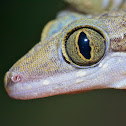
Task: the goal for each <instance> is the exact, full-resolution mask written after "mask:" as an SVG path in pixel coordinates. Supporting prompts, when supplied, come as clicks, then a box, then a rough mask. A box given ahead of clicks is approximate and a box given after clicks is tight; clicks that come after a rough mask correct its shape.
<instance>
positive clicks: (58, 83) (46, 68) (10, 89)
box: [4, 0, 126, 100]
mask: <svg viewBox="0 0 126 126" xmlns="http://www.w3.org/2000/svg"><path fill="white" fill-rule="evenodd" d="M68 1H69V3H70V4H71V5H75V7H76V8H77V7H78V9H79V7H80V5H81V4H79V5H78V3H77V2H75V0H68ZM78 1H80V3H81V2H84V3H85V2H86V0H78ZM88 1H89V2H88V3H86V4H85V5H84V6H86V7H87V8H88V6H89V5H92V2H93V1H92V0H88ZM99 1H101V2H103V3H104V2H105V1H104V0H99ZM108 1H109V2H111V1H112V0H108ZM113 1H115V2H114V3H113V4H112V5H113V6H114V7H115V5H116V2H117V1H116V0H113ZM119 1H120V3H121V2H124V1H121V0H119ZM73 2H74V4H72V3H73ZM90 2H91V4H90ZM99 3H100V2H99ZM95 4H96V5H95V6H96V8H98V7H97V6H99V4H97V3H95ZM105 4H106V5H105V7H107V6H108V5H109V4H108V3H105ZM82 5H83V4H82ZM82 5H81V6H82ZM120 5H121V4H119V6H120ZM95 6H94V8H93V7H92V11H89V10H88V9H86V10H87V11H86V12H87V13H88V12H90V13H91V12H95V10H96V9H95ZM119 6H118V7H119ZM107 8H109V7H107ZM101 9H102V10H103V11H104V10H105V9H104V8H101ZM80 11H82V10H80ZM96 12H97V13H96V14H95V15H83V14H82V13H81V14H80V13H77V12H71V11H63V12H61V13H60V14H59V15H58V17H57V18H56V19H55V20H53V21H51V22H49V23H48V24H47V25H46V26H45V28H44V30H43V32H42V38H41V41H40V42H39V43H38V44H36V45H35V46H34V47H33V48H32V49H31V50H30V51H29V52H28V53H27V54H26V55H25V56H23V57H22V58H21V59H20V60H19V61H17V62H16V63H15V64H14V65H13V66H12V67H11V68H10V70H9V71H8V72H7V73H6V75H5V78H4V82H5V89H6V91H7V93H8V95H9V96H10V97H12V98H15V99H24V100H26V99H33V98H41V97H47V96H52V95H58V94H64V93H71V92H79V91H85V90H92V89H101V88H116V89H126V74H125V73H126V65H125V64H126V37H125V35H126V11H125V10H124V9H121V10H118V11H117V9H116V10H111V11H107V12H103V13H102V14H101V13H99V10H98V11H97V10H96ZM83 13H84V12H83ZM78 27H82V29H83V28H84V27H86V28H87V27H88V28H92V29H97V31H99V32H100V33H101V34H102V35H103V36H104V39H105V40H106V47H107V49H106V51H105V54H104V57H103V58H102V59H101V60H100V61H99V62H98V64H97V65H95V64H94V65H92V66H91V67H90V68H89V67H88V66H86V67H85V68H78V67H77V66H76V65H73V64H72V63H68V62H66V60H67V61H68V60H69V56H68V54H67V53H66V51H65V50H66V47H65V40H66V36H67V35H68V34H69V33H70V32H71V31H73V30H74V29H76V28H78ZM92 33H93V32H92ZM98 39H100V38H98ZM101 41H102V38H101ZM71 46H72V45H71ZM63 55H64V56H65V58H66V60H64V57H63ZM70 55H72V54H70ZM92 55H93V54H92ZM112 78H113V79H112Z"/></svg>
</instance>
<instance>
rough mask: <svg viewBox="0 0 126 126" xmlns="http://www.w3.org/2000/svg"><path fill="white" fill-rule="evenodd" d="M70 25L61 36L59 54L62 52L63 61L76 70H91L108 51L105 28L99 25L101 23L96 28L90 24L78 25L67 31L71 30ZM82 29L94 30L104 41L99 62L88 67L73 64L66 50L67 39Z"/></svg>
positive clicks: (107, 38)
mask: <svg viewBox="0 0 126 126" xmlns="http://www.w3.org/2000/svg"><path fill="white" fill-rule="evenodd" d="M74 23H76V22H74ZM96 24H97V23H96ZM71 25H73V24H70V25H69V26H68V27H67V28H65V29H64V35H63V36H62V41H61V52H62V56H63V59H64V60H65V61H66V62H67V63H69V64H71V65H72V66H74V67H76V68H91V67H95V66H97V65H99V63H100V62H101V61H102V60H103V59H104V57H105V56H106V55H107V53H108V50H109V37H108V34H107V32H106V31H105V30H106V29H105V26H103V25H101V23H99V25H97V26H96V25H94V24H92V25H89V24H85V25H80V26H79V25H78V26H77V27H73V28H72V29H69V28H71ZM99 26H101V27H99ZM84 28H87V29H92V30H94V31H95V32H97V33H99V34H100V35H101V36H102V37H103V38H104V39H105V51H104V54H103V56H102V57H101V58H100V60H99V61H98V62H96V63H92V64H89V65H80V64H79V65H78V64H76V63H75V62H73V60H72V59H71V58H70V57H69V55H68V52H67V50H66V42H67V41H68V39H69V37H70V36H71V35H72V34H73V33H74V32H76V31H78V30H81V29H84ZM67 30H68V31H67Z"/></svg>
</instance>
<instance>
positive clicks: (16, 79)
mask: <svg viewBox="0 0 126 126" xmlns="http://www.w3.org/2000/svg"><path fill="white" fill-rule="evenodd" d="M11 81H13V82H15V83H16V82H21V81H22V76H21V75H18V74H17V75H15V76H12V77H11Z"/></svg>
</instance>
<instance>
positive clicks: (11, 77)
mask: <svg viewBox="0 0 126 126" xmlns="http://www.w3.org/2000/svg"><path fill="white" fill-rule="evenodd" d="M21 81H22V76H21V75H20V74H16V73H14V72H11V73H10V72H7V73H6V74H5V77H4V84H5V87H6V86H9V85H11V84H13V83H17V82H21Z"/></svg>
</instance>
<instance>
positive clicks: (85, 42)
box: [78, 32, 91, 59]
mask: <svg viewBox="0 0 126 126" xmlns="http://www.w3.org/2000/svg"><path fill="white" fill-rule="evenodd" d="M89 42H90V41H89V39H88V37H87V36H86V34H85V33H84V32H81V33H80V35H79V39H78V46H79V50H80V53H81V54H82V55H83V56H84V57H85V58H86V59H90V58H91V54H90V52H91V47H90V45H89Z"/></svg>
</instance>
